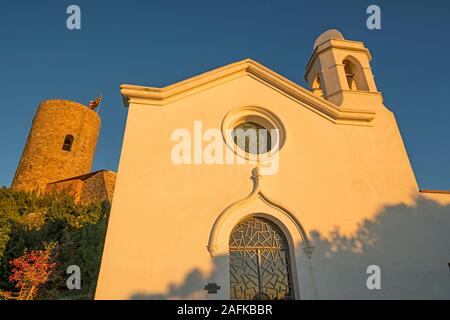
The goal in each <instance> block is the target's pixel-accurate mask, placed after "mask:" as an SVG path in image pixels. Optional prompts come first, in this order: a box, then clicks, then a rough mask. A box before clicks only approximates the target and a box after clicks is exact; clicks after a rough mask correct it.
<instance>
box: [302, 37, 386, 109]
mask: <svg viewBox="0 0 450 320" xmlns="http://www.w3.org/2000/svg"><path fill="white" fill-rule="evenodd" d="M371 60H372V56H371V55H370V52H369V50H368V49H367V48H366V47H365V46H364V43H362V42H359V41H350V40H346V39H345V38H344V36H343V35H342V34H341V33H340V32H339V31H338V30H328V31H326V32H324V33H323V34H322V35H320V36H319V37H318V38H317V40H316V42H315V43H314V51H313V54H312V57H311V58H310V60H309V63H308V65H307V67H306V73H305V79H306V81H307V82H308V84H309V85H310V86H311V89H312V92H313V93H314V94H315V95H317V96H320V97H323V98H324V99H326V100H328V101H330V102H332V103H333V104H335V105H337V106H339V107H341V108H345V109H355V110H356V109H357V110H365V109H367V110H375V109H376V108H377V106H379V105H382V104H383V98H382V95H381V93H380V92H378V90H377V87H376V85H375V81H374V76H373V74H372V69H371V67H370V61H371Z"/></svg>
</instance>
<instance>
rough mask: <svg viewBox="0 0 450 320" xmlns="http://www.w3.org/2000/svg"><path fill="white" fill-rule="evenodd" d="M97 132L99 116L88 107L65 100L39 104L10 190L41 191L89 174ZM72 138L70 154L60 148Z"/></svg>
mask: <svg viewBox="0 0 450 320" xmlns="http://www.w3.org/2000/svg"><path fill="white" fill-rule="evenodd" d="M99 130H100V117H99V116H98V114H97V113H96V112H95V111H93V110H90V109H89V108H88V107H86V106H84V105H82V104H79V103H76V102H72V101H68V100H48V101H45V102H43V103H42V104H41V105H40V106H39V108H38V110H37V112H36V115H35V117H34V119H33V123H32V127H31V130H30V133H29V136H28V139H27V142H26V145H25V148H24V151H23V154H22V157H21V160H20V162H19V165H18V167H17V171H16V175H15V177H14V180H13V183H12V188H13V189H16V190H26V191H32V190H36V191H39V192H41V191H45V188H46V185H47V183H51V182H54V181H59V180H63V179H67V178H70V177H74V176H79V175H83V174H86V173H88V172H90V170H91V166H92V161H93V158H94V153H95V148H96V144H97V138H98V134H99ZM66 135H73V137H74V140H73V145H72V149H71V151H65V150H63V149H62V146H63V143H64V139H65V137H66Z"/></svg>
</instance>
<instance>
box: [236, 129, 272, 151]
mask: <svg viewBox="0 0 450 320" xmlns="http://www.w3.org/2000/svg"><path fill="white" fill-rule="evenodd" d="M232 136H233V141H234V143H235V144H236V145H237V146H238V147H239V148H240V149H241V150H243V151H245V152H247V153H251V154H263V153H267V152H269V151H270V150H271V149H272V139H271V136H270V130H268V129H266V128H265V127H263V126H262V125H260V124H258V123H255V122H243V123H241V124H238V125H237V126H236V127H234V129H233V133H232Z"/></svg>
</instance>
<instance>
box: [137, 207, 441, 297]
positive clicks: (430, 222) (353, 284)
mask: <svg viewBox="0 0 450 320" xmlns="http://www.w3.org/2000/svg"><path fill="white" fill-rule="evenodd" d="M310 234H311V240H312V243H313V245H314V247H315V251H314V253H313V256H312V259H311V260H309V259H307V258H306V256H305V254H304V253H303V252H302V249H301V248H302V247H301V244H298V245H297V246H296V256H297V261H296V264H297V273H298V276H299V279H300V280H299V281H300V297H301V298H302V299H450V269H449V265H448V263H449V262H450V205H447V206H442V205H440V204H438V203H437V202H434V201H431V200H427V199H424V198H418V199H417V202H416V205H415V206H412V207H409V206H406V205H396V206H390V207H386V208H385V209H383V211H381V212H380V213H379V214H377V215H376V216H375V217H374V219H371V220H365V221H363V222H362V223H361V224H360V226H359V227H358V230H357V231H356V232H355V234H354V235H352V236H343V235H341V233H340V231H339V229H338V228H336V229H335V231H333V232H331V233H330V234H329V235H327V236H323V235H321V234H320V233H319V232H317V231H312V232H311V233H310ZM213 263H214V269H213V271H212V273H211V274H209V275H204V274H203V273H202V272H201V271H200V270H199V269H194V270H192V271H191V272H189V273H188V274H187V275H186V277H185V280H184V282H183V283H182V284H180V285H175V284H171V285H170V286H169V288H168V290H167V292H165V293H161V294H155V295H146V294H143V293H142V294H141V293H137V294H135V295H133V296H132V297H131V299H215V298H218V296H217V295H214V294H212V295H207V294H206V292H205V291H204V290H203V287H204V286H205V285H206V284H207V283H208V282H217V281H218V282H219V284H220V285H222V289H221V290H224V289H225V288H223V287H224V286H228V283H223V282H224V281H220V279H225V278H226V279H228V277H226V273H227V272H228V270H229V269H228V257H227V256H219V257H215V258H214V259H213ZM370 265H377V266H379V267H380V269H381V289H379V290H377V289H373V290H369V289H368V288H367V279H368V278H369V276H370V275H371V274H368V273H367V267H368V266H370Z"/></svg>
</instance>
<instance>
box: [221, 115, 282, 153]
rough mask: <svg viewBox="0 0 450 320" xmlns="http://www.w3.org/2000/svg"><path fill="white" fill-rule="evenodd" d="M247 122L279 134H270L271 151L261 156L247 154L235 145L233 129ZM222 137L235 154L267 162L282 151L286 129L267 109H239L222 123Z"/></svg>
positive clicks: (227, 116)
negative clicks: (274, 130)
mask: <svg viewBox="0 0 450 320" xmlns="http://www.w3.org/2000/svg"><path fill="white" fill-rule="evenodd" d="M245 122H253V123H256V124H258V125H260V126H262V127H264V128H266V129H267V130H273V129H276V130H277V133H278V134H277V135H275V136H274V135H273V134H272V131H270V132H269V133H270V136H271V144H272V145H271V149H270V150H269V151H267V152H265V153H261V154H253V153H249V152H246V151H245V150H243V149H241V148H240V147H239V146H238V145H237V144H235V143H234V139H233V136H232V132H233V129H234V128H236V126H238V125H240V124H242V123H245ZM222 136H223V139H224V141H225V144H226V145H227V147H228V148H230V149H231V150H232V151H233V152H234V153H235V154H237V155H238V156H240V157H242V158H245V159H247V160H252V161H260V160H265V159H269V158H270V157H272V156H274V155H275V154H276V153H278V152H279V151H280V150H281V148H282V147H283V145H284V142H285V140H286V133H285V129H284V126H283V124H282V122H281V121H280V119H279V118H278V117H277V116H275V115H274V114H273V113H272V112H270V111H268V110H267V109H265V108H262V107H258V106H245V107H238V108H235V109H233V110H231V111H230V112H228V113H227V115H226V116H225V118H224V119H223V121H222Z"/></svg>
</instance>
